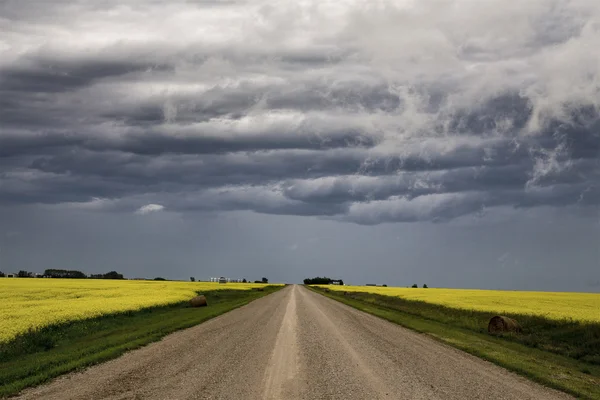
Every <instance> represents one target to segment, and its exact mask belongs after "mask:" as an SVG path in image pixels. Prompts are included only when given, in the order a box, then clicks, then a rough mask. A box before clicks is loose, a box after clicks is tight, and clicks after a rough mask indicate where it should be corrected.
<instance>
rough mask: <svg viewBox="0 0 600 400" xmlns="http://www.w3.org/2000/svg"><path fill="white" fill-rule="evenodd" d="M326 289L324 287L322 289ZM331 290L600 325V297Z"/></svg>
mask: <svg viewBox="0 0 600 400" xmlns="http://www.w3.org/2000/svg"><path fill="white" fill-rule="evenodd" d="M319 286H322V285H319ZM322 287H327V288H329V289H331V290H338V291H347V292H369V293H376V294H381V295H385V296H396V297H401V298H403V299H406V300H422V301H425V302H428V303H433V304H440V305H443V306H447V307H452V308H462V309H466V310H477V311H489V312H493V313H498V314H503V313H515V314H528V315H539V316H543V317H546V318H549V319H554V320H561V319H574V320H577V321H588V322H600V293H569V292H519V291H504V290H471V289H433V288H429V289H421V288H418V289H417V288H397V287H379V286H337V285H328V286H322Z"/></svg>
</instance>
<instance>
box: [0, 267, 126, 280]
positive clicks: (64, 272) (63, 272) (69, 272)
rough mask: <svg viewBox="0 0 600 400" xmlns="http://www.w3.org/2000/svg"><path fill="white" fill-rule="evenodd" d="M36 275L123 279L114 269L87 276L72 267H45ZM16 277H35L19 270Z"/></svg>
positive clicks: (3, 275)
mask: <svg viewBox="0 0 600 400" xmlns="http://www.w3.org/2000/svg"><path fill="white" fill-rule="evenodd" d="M37 276H43V277H46V278H66V279H87V278H91V279H125V278H124V277H123V274H119V273H118V272H116V271H110V272H107V273H106V274H92V275H90V276H89V277H88V276H87V275H86V274H85V273H83V272H81V271H77V270H74V269H56V268H49V269H46V270H45V271H44V274H43V275H37ZM4 277H6V274H5V273H3V272H1V271H0V278H4ZM17 277H19V278H34V277H36V274H34V273H33V272H29V271H25V270H21V271H19V272H18V273H17Z"/></svg>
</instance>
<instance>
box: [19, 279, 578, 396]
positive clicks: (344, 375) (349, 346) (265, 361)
mask: <svg viewBox="0 0 600 400" xmlns="http://www.w3.org/2000/svg"><path fill="white" fill-rule="evenodd" d="M18 398H19V399H48V400H53V399H56V400H59V399H60V400H64V399H86V400H87V399H161V400H164V399H286V400H287V399H289V400H294V399H428V400H432V399H450V400H452V399H461V400H463V399H488V398H493V399H495V400H500V399H544V400H552V399H569V398H570V397H569V396H567V395H564V394H561V393H559V392H556V391H553V390H550V389H546V388H544V387H542V386H539V385H537V384H535V383H532V382H530V381H528V380H526V379H523V378H521V377H519V376H517V375H515V374H512V373H510V372H507V371H506V370H504V369H502V368H499V367H497V366H495V365H493V364H490V363H488V362H486V361H483V360H480V359H478V358H476V357H473V356H470V355H468V354H466V353H463V352H461V351H458V350H455V349H453V348H450V347H448V346H445V345H443V344H440V343H438V342H436V341H434V340H432V339H430V338H428V337H426V336H424V335H420V334H417V333H414V332H412V331H409V330H406V329H404V328H401V327H399V326H397V325H394V324H392V323H389V322H387V321H384V320H381V319H379V318H376V317H374V316H371V315H368V314H365V313H362V312H360V311H357V310H354V309H352V308H350V307H348V306H345V305H343V304H340V303H338V302H335V301H333V300H331V299H328V298H326V297H323V296H321V295H319V294H316V293H313V292H311V291H309V290H307V289H305V288H303V287H301V286H291V287H287V288H285V289H283V290H280V291H278V292H276V293H274V294H271V295H269V296H267V297H263V298H261V299H259V300H256V301H254V302H252V303H250V304H249V305H247V306H244V307H242V308H239V309H236V310H234V311H231V312H229V313H227V314H224V315H222V316H220V317H217V318H215V319H212V320H210V321H207V322H205V323H203V324H201V325H198V326H196V327H194V328H191V329H187V330H184V331H180V332H177V333H174V334H172V335H169V336H167V337H165V338H164V339H163V340H161V341H160V342H156V343H153V344H151V345H149V346H146V347H144V348H142V349H139V350H135V351H132V352H130V353H127V354H125V355H123V356H122V357H120V358H118V359H115V360H113V361H109V362H106V363H104V364H101V365H98V366H95V367H92V368H89V369H87V370H85V371H83V372H81V373H75V374H70V375H66V376H64V377H61V378H58V379H56V380H54V381H52V382H51V383H49V384H47V385H44V386H40V387H38V388H34V389H29V390H26V391H24V392H23V393H22V394H21V395H20V396H19V397H18Z"/></svg>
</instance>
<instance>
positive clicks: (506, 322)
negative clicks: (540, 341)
mask: <svg viewBox="0 0 600 400" xmlns="http://www.w3.org/2000/svg"><path fill="white" fill-rule="evenodd" d="M488 332H489V333H502V332H521V325H519V323H518V322H517V321H515V320H514V319H512V318H508V317H504V316H502V315H496V316H495V317H492V319H490V323H489V324H488Z"/></svg>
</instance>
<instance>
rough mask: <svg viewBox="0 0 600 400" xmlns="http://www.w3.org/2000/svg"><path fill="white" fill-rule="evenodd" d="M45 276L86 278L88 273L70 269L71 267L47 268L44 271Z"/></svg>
mask: <svg viewBox="0 0 600 400" xmlns="http://www.w3.org/2000/svg"><path fill="white" fill-rule="evenodd" d="M44 276H47V277H49V278H71V279H85V278H87V275H86V274H84V273H83V272H81V271H76V270H69V269H47V270H45V271H44Z"/></svg>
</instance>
